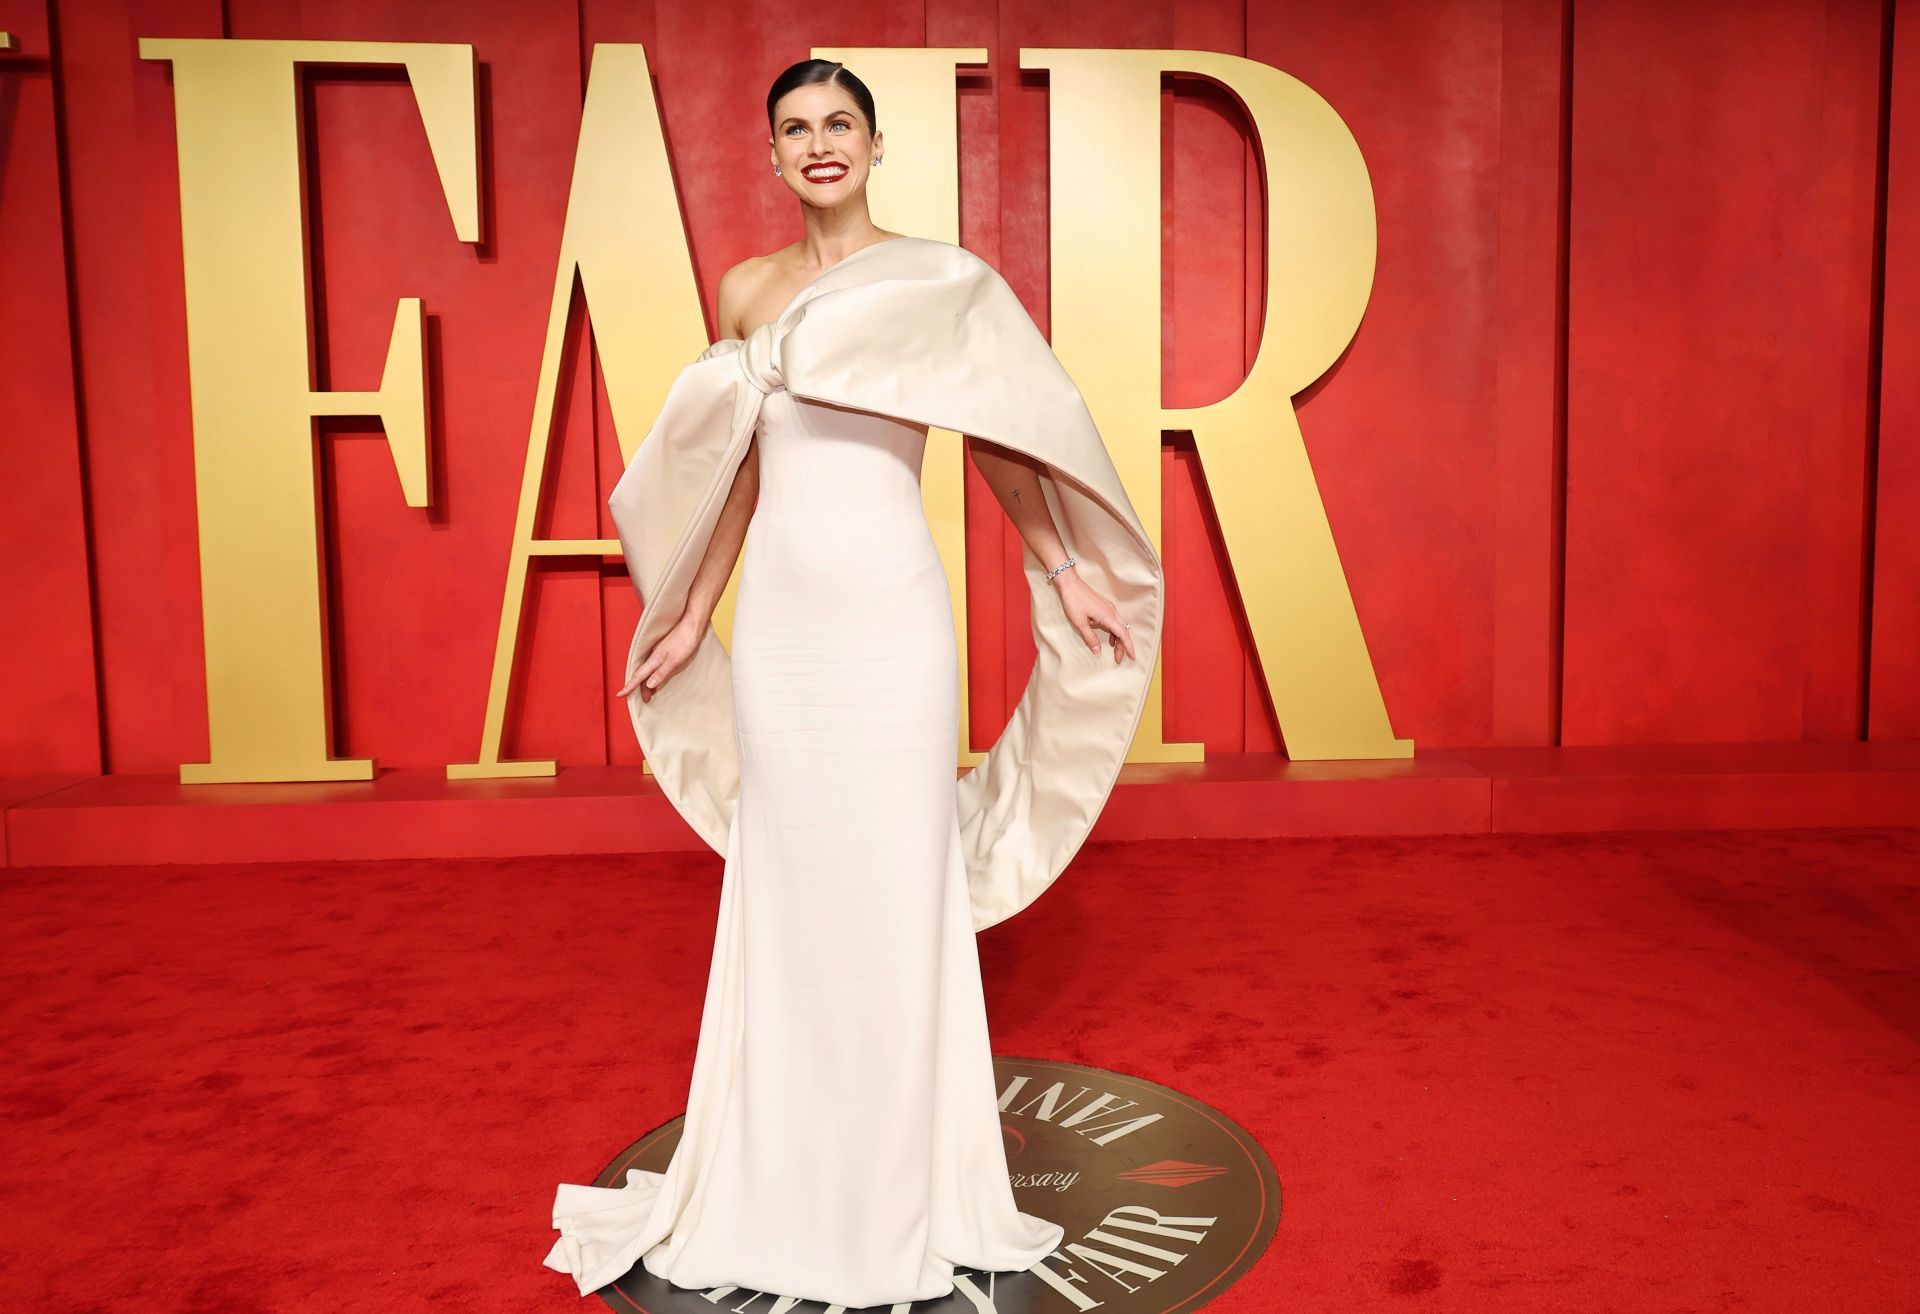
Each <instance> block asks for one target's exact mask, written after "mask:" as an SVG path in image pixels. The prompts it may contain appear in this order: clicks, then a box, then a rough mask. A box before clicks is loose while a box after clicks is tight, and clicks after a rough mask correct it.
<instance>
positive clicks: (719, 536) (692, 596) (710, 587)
mask: <svg viewBox="0 0 1920 1314" xmlns="http://www.w3.org/2000/svg"><path fill="white" fill-rule="evenodd" d="M749 263H750V262H749V261H745V260H743V261H741V262H740V264H737V265H735V266H734V267H733V268H731V269H729V270H728V271H727V272H726V273H724V274H722V275H721V276H720V289H719V293H720V295H719V303H720V304H719V306H718V309H717V313H716V316H715V318H716V319H717V320H718V325H717V327H718V329H719V332H720V336H721V337H723V338H727V337H737V336H738V334H737V333H735V332H733V331H732V330H733V328H734V326H736V325H737V324H738V323H739V322H740V311H741V308H742V304H743V302H744V300H745V298H746V296H747V294H748V287H747V283H748V280H747V279H746V278H745V277H743V274H744V273H745V272H746V268H747V266H748V264H749ZM759 495H760V445H759V443H758V442H757V441H755V440H754V439H751V438H750V439H748V440H747V454H746V455H745V456H744V457H742V458H741V460H740V464H739V466H738V467H736V468H735V470H734V472H733V487H731V488H729V489H728V490H727V500H726V502H725V504H724V505H722V506H721V508H720V518H719V520H717V521H716V522H715V523H714V527H713V537H712V538H710V539H708V540H707V550H706V554H705V555H704V556H702V557H701V558H700V567H699V569H698V570H696V571H694V574H693V583H692V584H691V585H689V586H688V587H687V605H686V607H685V608H684V609H683V610H682V611H681V613H680V617H679V619H678V620H676V621H675V622H674V624H673V626H672V628H670V629H669V630H668V631H667V632H666V633H665V634H663V635H661V636H660V638H659V641H658V642H656V643H655V644H654V645H653V648H652V649H651V650H650V651H648V652H647V653H646V654H645V655H644V656H643V657H642V658H641V661H640V665H639V666H638V667H637V668H636V669H635V670H634V673H633V678H632V679H631V680H628V681H627V682H626V683H625V684H624V685H622V686H620V692H619V693H617V694H616V695H614V696H615V697H617V698H625V697H626V696H627V695H628V694H630V693H632V692H633V691H634V689H635V688H638V689H639V690H640V701H641V702H643V703H644V702H646V701H648V700H649V699H651V698H652V697H653V692H654V690H656V689H658V688H659V687H660V686H661V685H662V684H663V683H665V682H666V680H667V679H668V678H669V677H670V676H672V675H673V673H674V672H675V671H677V670H679V669H680V668H681V667H682V666H685V665H686V664H687V663H688V662H689V661H691V660H692V659H693V654H694V653H695V652H696V651H697V650H698V649H699V647H700V640H702V639H703V638H705V637H706V634H707V626H708V625H709V624H711V623H712V621H713V609H714V608H715V607H717V606H719V605H720V595H721V593H723V592H725V590H726V587H727V580H729V579H730V578H732V576H733V567H734V563H735V562H737V561H738V560H739V559H740V546H741V544H743V543H745V542H746V539H747V523H748V522H749V521H751V520H752V519H753V504H754V502H755V500H756V499H757V498H758V497H759Z"/></svg>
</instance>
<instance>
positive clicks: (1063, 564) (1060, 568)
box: [1047, 557, 1080, 584]
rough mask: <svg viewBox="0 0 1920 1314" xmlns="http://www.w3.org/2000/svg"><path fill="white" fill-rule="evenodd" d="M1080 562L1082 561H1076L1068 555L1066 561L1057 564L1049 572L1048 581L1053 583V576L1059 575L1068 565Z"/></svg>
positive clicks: (1075, 564)
mask: <svg viewBox="0 0 1920 1314" xmlns="http://www.w3.org/2000/svg"><path fill="white" fill-rule="evenodd" d="M1079 564H1080V563H1079V562H1077V561H1075V560H1074V559H1073V558H1072V557H1068V558H1067V559H1066V560H1065V561H1063V562H1061V563H1060V564H1059V565H1057V566H1055V567H1054V568H1053V569H1052V570H1049V571H1048V572H1047V583H1049V584H1051V583H1053V577H1054V576H1055V575H1058V574H1059V573H1060V572H1061V571H1063V570H1065V569H1066V568H1067V567H1068V566H1077V565H1079Z"/></svg>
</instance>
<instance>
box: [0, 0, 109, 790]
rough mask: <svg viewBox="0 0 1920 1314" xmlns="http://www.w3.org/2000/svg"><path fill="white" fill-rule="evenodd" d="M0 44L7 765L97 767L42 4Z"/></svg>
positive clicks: (45, 769) (2, 645)
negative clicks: (4, 47) (8, 46)
mask: <svg viewBox="0 0 1920 1314" xmlns="http://www.w3.org/2000/svg"><path fill="white" fill-rule="evenodd" d="M0 22H3V23H4V25H5V30H6V31H8V32H10V33H11V34H12V36H13V37H14V42H15V46H14V49H12V50H10V51H5V52H0V134H4V136H3V137H0V198H4V203H0V251H4V252H5V253H6V262H7V263H6V270H5V273H4V275H3V276H0V362H4V368H5V371H6V383H5V396H4V399H0V432H4V434H5V438H4V440H3V441H0V490H4V491H0V569H3V570H4V571H5V578H4V579H0V622H4V626H5V631H6V638H5V640H4V641H0V690H5V691H6V692H5V694H4V698H5V700H6V701H5V702H4V703H0V769H10V770H12V771H13V772H15V773H18V774H29V773H46V774H66V773H71V774H78V775H91V774H93V773H95V772H97V771H99V770H100V769H101V768H100V719H99V715H98V711H97V705H96V703H95V699H94V690H95V685H96V679H95V670H94V657H93V646H94V645H93V586H92V580H91V579H90V577H89V570H88V561H87V522H86V510H85V498H84V493H83V491H82V483H81V481H82V457H81V451H80V424H79V416H78V414H77V413H76V408H75V398H74V388H73V357H72V351H71V341H70V333H71V328H72V325H71V321H70V319H69V318H68V305H67V255H66V237H65V233H64V229H63V225H64V221H65V198H64V197H63V195H62V192H61V179H60V151H59V123H58V121H57V107H56V104H55V96H54V89H55V88H54V78H55V68H54V61H53V60H52V58H51V57H50V55H49V51H50V50H51V48H52V41H51V32H50V28H49V24H48V22H47V14H46V11H45V9H44V7H43V6H42V5H39V4H20V5H15V6H13V7H12V9H11V10H10V11H9V14H8V16H7V17H6V18H5V19H4V20H0Z"/></svg>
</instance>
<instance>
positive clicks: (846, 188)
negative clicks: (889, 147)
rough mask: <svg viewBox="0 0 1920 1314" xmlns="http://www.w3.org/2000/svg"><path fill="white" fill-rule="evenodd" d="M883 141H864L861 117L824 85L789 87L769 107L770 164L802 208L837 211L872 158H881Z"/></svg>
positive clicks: (862, 181) (859, 184) (847, 99)
mask: <svg viewBox="0 0 1920 1314" xmlns="http://www.w3.org/2000/svg"><path fill="white" fill-rule="evenodd" d="M884 136H885V134H878V135H874V136H869V135H868V134H867V117H866V115H864V114H862V113H861V112H860V109H859V107H858V106H857V105H855V104H854V103H853V97H851V96H849V95H848V94H847V93H846V92H845V91H843V90H842V89H841V88H839V87H836V86H834V85H833V84H832V83H830V82H815V83H812V84H811V85H808V86H804V87H795V88H794V89H793V90H792V91H789V92H788V93H787V94H786V95H784V96H782V97H781V98H780V99H779V101H778V102H776V103H775V105H774V107H773V143H772V145H773V162H774V163H775V164H777V165H779V166H780V180H781V181H782V182H784V183H786V185H787V186H788V187H790V188H792V189H793V192H794V194H795V195H797V196H798V197H799V198H800V199H801V201H803V202H804V203H806V204H808V205H819V206H835V205H839V204H840V203H841V202H843V201H845V200H846V199H847V198H848V197H850V196H853V195H856V194H857V193H858V192H859V191H860V190H861V189H862V188H863V187H865V186H866V185H867V170H868V169H869V168H871V167H872V164H873V161H874V159H875V157H877V156H879V155H883V154H885V153H886V152H885V150H884V148H883V145H882V142H883V138H884Z"/></svg>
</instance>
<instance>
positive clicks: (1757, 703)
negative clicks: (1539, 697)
mask: <svg viewBox="0 0 1920 1314" xmlns="http://www.w3.org/2000/svg"><path fill="white" fill-rule="evenodd" d="M1879 25H1880V12H1879V10H1878V7H1877V6H1873V5H1868V4H1860V3H1851V4H1835V5H1831V6H1828V5H1824V4H1818V3H1793V4H1787V3H1770V4H1738V5H1736V4H1703V5H1672V4H1650V3H1625V2H1624V0H1602V2H1599V3H1583V4H1580V5H1579V6H1577V9H1576V17H1575V23H1574V44H1573V63H1574V67H1573V136H1572V161H1571V167H1572V202H1573V203H1572V210H1571V225H1570V231H1569V244H1570V272H1569V281H1570V288H1569V296H1570V306H1569V327H1568V334H1569V343H1568V358H1567V368H1568V401H1567V476H1566V498H1567V511H1566V535H1567V545H1566V629H1565V685H1564V689H1563V698H1564V722H1563V732H1562V733H1563V740H1564V742H1566V743H1569V744H1583V743H1607V742H1621V741H1626V742H1675V741H1679V742H1685V741H1692V740H1715V741H1717V740H1736V741H1737V740H1763V739H1774V740H1779V739H1799V738H1801V737H1802V736H1803V734H1806V733H1807V732H1808V731H1809V729H1813V728H1815V727H1810V726H1809V724H1808V714H1807V697H1806V678H1807V673H1808V671H1809V670H1811V669H1819V670H1821V671H1823V672H1826V673H1828V675H1829V678H1830V679H1833V680H1837V681H1842V682H1844V681H1847V680H1850V679H1852V678H1854V677H1853V672H1854V671H1855V670H1856V669H1857V658H1858V653H1859V647H1860V642H1861V627H1860V623H1859V614H1858V609H1857V606H1856V607H1854V608H1853V609H1852V610H1851V614H1848V611H1849V609H1848V608H1847V607H1845V606H1842V607H1840V608H1838V610H1839V611H1840V612H1841V613H1842V614H1841V616H1840V617H1838V618H1836V617H1835V615H1834V611H1835V609H1834V608H1831V607H1823V606H1812V605H1810V600H1814V599H1819V598H1822V597H1823V596H1825V595H1826V593H1827V591H1828V590H1831V589H1834V588H1835V587H1840V586H1844V585H1845V583H1846V582H1847V581H1846V579H1845V578H1844V576H1845V574H1846V570H1845V569H1839V568H1836V567H1835V566H1834V564H1833V563H1832V562H1831V561H1830V560H1827V559H1825V558H1824V557H1822V556H1821V555H1820V554H1819V553H1818V552H1817V551H1816V549H1815V546H1814V544H1813V535H1811V534H1810V533H1809V525H1810V524H1813V523H1818V524H1821V525H1823V526H1827V527H1838V532H1839V533H1840V534H1841V535H1842V536H1843V537H1844V536H1845V535H1849V534H1850V535H1852V536H1854V537H1855V538H1856V539H1857V538H1858V535H1859V533H1860V532H1861V531H1860V526H1861V515H1862V510H1861V506H1860V499H1859V495H1858V488H1857V485H1856V487H1855V488H1854V490H1853V491H1852V492H1851V493H1849V491H1848V490H1847V488H1846V487H1845V486H1844V480H1842V479H1837V478H1823V477H1822V476H1823V474H1824V473H1825V472H1826V471H1827V470H1829V469H1830V468H1832V465H1830V463H1833V465H1838V466H1843V467H1852V468H1858V467H1859V466H1861V465H1862V464H1863V463H1864V461H1865V459H1866V443H1867V432H1866V426H1865V424H1864V422H1863V417H1862V416H1861V414H1860V412H1859V409H1858V406H1857V404H1856V405H1854V406H1852V407H1851V408H1850V410H1829V409H1828V407H1829V406H1830V405H1832V404H1834V403H1835V402H1839V403H1840V405H1841V406H1842V407H1845V406H1846V403H1847V401H1848V400H1851V398H1858V397H1859V396H1861V395H1864V393H1865V391H1866V387H1867V378H1866V359H1867V351H1866V344H1867V339H1868V335H1869V332H1870V325H1869V323H1868V319H1867V316H1866V314H1865V308H1866V305H1867V300H1866V296H1865V293H1866V292H1867V291H1868V289H1869V288H1870V285H1871V278H1872V264H1871V259H1870V256H1871V247H1870V241H1869V240H1868V237H1867V235H1868V234H1870V232H1871V206H1872V191H1871V187H1870V186H1869V185H1868V177H1869V176H1870V175H1867V174H1866V171H1864V170H1862V169H1860V168H1858V167H1857V162H1858V161H1860V160H1862V159H1870V158H1871V157H1872V155H1873V150H1874V145H1873V142H1874V138H1873V122H1874V119H1873V115H1872V113H1871V109H1870V107H1871V106H1872V104H1873V103H1874V99H1875V97H1876V96H1877V94H1878V77H1877V76H1876V74H1877V69H1878V58H1877V49H1876V47H1877V41H1876V35H1877V31H1878V28H1879ZM1829 52H1831V53H1832V54H1833V56H1834V57H1835V58H1836V59H1839V60H1841V61H1842V67H1841V68H1840V69H1838V70H1837V71H1830V70H1829V68H1828V65H1827V62H1826V61H1827V58H1828V55H1829ZM1829 151H1835V152H1839V153H1840V154H1841V155H1843V156H1844V157H1845V162H1846V163H1845V164H1844V165H1843V167H1842V168H1841V169H1839V170H1835V171H1830V170H1829V169H1828V168H1827V167H1826V159H1827V157H1826V155H1825V154H1824V153H1825V152H1829ZM1849 178H1850V179H1851V185H1850V186H1849V187H1845V188H1835V189H1830V190H1829V189H1823V184H1825V183H1828V182H1837V181H1843V180H1845V179H1849ZM1823 203H1824V204H1825V205H1826V206H1827V207H1828V208H1827V210H1825V211H1823V209H1822V205H1823ZM1836 237H1837V240H1835V239H1836ZM1836 307H1851V308H1852V309H1853V310H1854V312H1855V313H1854V314H1853V315H1852V317H1851V318H1850V319H1849V320H1848V321H1847V322H1844V323H1843V322H1835V308H1836ZM1835 353H1838V355H1837V356H1836V355H1835ZM1816 354H1823V355H1824V356H1825V359H1823V360H1822V361H1821V362H1820V364H1819V365H1818V366H1816V363H1815V358H1816ZM1836 361H1837V362H1838V363H1836ZM1846 393H1850V394H1851V398H1843V397H1842V396H1841V394H1846ZM1856 555H1857V554H1856ZM1853 565H1854V563H1847V569H1852V568H1853ZM1819 569H1825V570H1826V571H1827V572H1828V575H1826V576H1822V575H1819V574H1816V570H1819ZM1836 573H1837V574H1839V575H1840V576H1842V578H1839V579H1836V578H1832V577H1831V576H1832V575H1833V574H1836ZM1856 588H1857V585H1856ZM1816 619H1818V620H1822V621H1824V622H1825V623H1824V624H1822V623H1815V622H1816ZM1838 696H1839V697H1840V698H1841V699H1842V700H1844V698H1845V697H1846V696H1847V691H1846V690H1845V689H1844V688H1843V689H1841V690H1840V691H1839V695H1838ZM1831 719H1832V718H1831V717H1830V716H1829V717H1827V718H1825V719H1824V722H1823V724H1822V725H1821V726H1819V727H1817V728H1818V729H1821V730H1824V731H1831V729H1832V728H1833V727H1832V725H1831Z"/></svg>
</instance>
